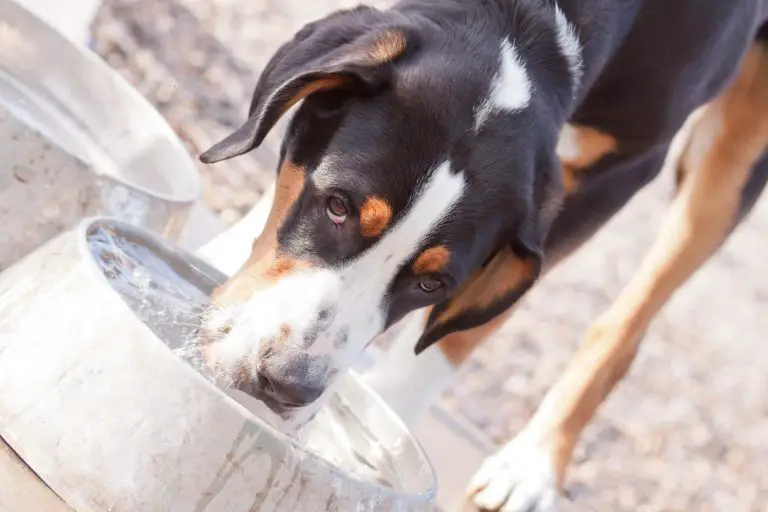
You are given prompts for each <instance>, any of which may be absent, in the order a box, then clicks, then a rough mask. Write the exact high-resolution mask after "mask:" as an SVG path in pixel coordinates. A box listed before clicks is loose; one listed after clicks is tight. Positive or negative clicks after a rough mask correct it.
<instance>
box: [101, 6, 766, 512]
mask: <svg viewBox="0 0 768 512" xmlns="http://www.w3.org/2000/svg"><path fill="white" fill-rule="evenodd" d="M355 3H357V2H354V1H353V0H314V1H311V2H310V1H308V0H280V1H276V0H256V1H253V0H251V1H244V0H217V1H214V0H173V1H169V0H163V1H154V2H153V1H150V0H107V2H106V5H105V6H104V7H103V8H102V10H101V12H100V14H99V16H98V18H97V20H96V22H95V24H94V35H95V47H96V50H97V51H98V52H99V53H100V54H101V55H102V56H103V57H105V58H106V59H107V60H108V61H109V62H110V63H111V64H112V65H113V66H115V67H116V68H117V69H118V70H119V71H120V72H121V73H123V74H124V75H125V76H126V77H127V78H128V79H129V80H130V81H131V82H132V83H133V84H134V85H135V86H137V87H138V89H139V90H140V91H141V92H142V93H144V94H145V95H146V96H147V97H148V98H149V99H150V100H151V101H152V102H153V103H154V104H155V105H156V106H157V107H158V108H159V109H160V111H161V112H162V113H163V114H164V115H165V116H166V117H167V118H168V119H169V121H170V122H171V124H172V125H173V127H174V129H175V130H176V131H177V132H178V133H179V135H180V136H181V137H182V138H183V139H184V141H185V143H187V144H188V147H189V148H190V151H192V152H194V153H199V152H200V151H202V150H204V149H206V148H207V146H208V145H209V144H210V143H211V142H215V141H216V140H218V139H219V138H220V137H222V136H223V135H224V134H226V133H227V130H229V129H231V128H233V127H235V126H236V125H238V123H240V122H241V121H242V120H243V116H244V115H245V110H246V108H247V103H248V100H249V96H250V92H251V87H252V86H253V84H254V82H255V78H256V76H257V74H258V70H259V69H260V68H261V67H262V66H263V65H264V64H265V62H266V61H267V59H268V58H269V57H270V55H271V53H272V52H273V51H274V50H275V49H276V48H277V46H278V45H279V44H280V43H281V42H282V41H284V40H285V39H287V38H288V37H289V36H290V35H291V34H292V33H293V32H294V31H295V30H296V29H297V28H298V27H300V26H301V25H302V24H303V23H305V22H306V21H309V20H311V19H315V18H317V17H320V16H322V15H324V14H325V13H327V12H328V11H330V10H331V9H335V8H339V7H346V6H350V5H353V4H355ZM371 3H374V4H377V5H385V4H387V3H389V2H381V1H377V2H371ZM279 135H280V130H279V129H278V131H277V132H275V133H273V134H272V135H271V136H270V137H269V139H268V140H267V142H266V144H265V147H264V148H263V149H261V150H259V151H257V152H255V153H256V154H254V155H249V156H248V157H246V158H244V159H241V161H238V162H226V163H222V164H217V165H215V166H202V165H201V167H200V171H201V174H202V177H203V180H204V185H205V200H206V202H207V203H208V205H209V206H210V207H211V208H213V209H214V211H215V212H216V213H217V214H218V215H220V216H221V218H222V219H224V220H225V221H226V222H230V223H231V222H234V221H235V220H237V219H238V218H239V217H240V216H241V215H243V214H244V213H245V212H247V211H248V209H249V207H250V206H251V205H253V204H254V203H255V202H256V201H257V200H258V198H259V196H260V194H261V193H262V191H263V190H264V187H265V186H266V185H267V184H268V183H269V181H270V180H271V178H272V173H273V168H274V162H275V156H276V153H277V148H278V143H279ZM671 182H672V177H671V176H669V175H668V174H667V175H663V176H662V177H661V178H660V179H659V180H657V182H656V183H655V184H653V185H652V186H650V187H648V188H647V189H646V190H644V191H643V192H642V193H641V194H640V195H639V196H638V197H636V198H635V200H633V202H632V203H631V204H630V205H629V207H628V208H626V209H625V210H624V211H623V212H622V213H621V214H620V215H619V216H618V217H617V218H615V219H614V220H613V221H612V222H611V223H610V224H609V225H608V226H607V227H606V228H605V229H603V230H602V231H601V232H600V233H599V234H598V235H597V236H596V237H595V239H594V240H593V241H592V242H591V243H590V244H589V245H588V246H587V247H586V248H585V250H583V251H582V252H580V253H578V254H577V255H575V256H574V257H573V258H571V259H570V260H568V261H567V262H566V263H565V264H564V265H561V266H560V267H559V268H558V269H556V270H555V271H554V272H552V273H551V274H550V275H549V276H547V278H546V279H545V280H544V281H543V282H542V283H541V284H540V285H539V286H538V287H537V288H536V289H535V290H534V291H533V292H532V293H531V294H530V295H529V296H528V298H527V299H526V300H525V303H524V305H523V306H522V307H521V309H520V311H519V313H518V314H517V315H516V317H515V318H514V319H513V320H512V321H511V322H510V323H509V324H508V325H507V326H506V328H505V329H503V331H502V332H501V333H500V334H499V335H497V336H496V337H495V339H493V340H491V342H489V343H488V344H487V345H485V346H484V347H483V348H482V349H480V350H479V351H478V352H477V353H476V354H475V355H474V357H473V358H472V359H471V361H470V362H469V363H468V364H467V365H466V367H465V368H464V369H463V370H462V379H461V380H460V385H457V386H456V387H455V388H454V389H451V390H450V391H449V392H448V393H446V396H445V397H444V399H443V400H444V404H445V405H446V406H447V407H448V408H449V409H451V410H454V411H456V412H457V413H459V414H461V415H463V416H464V417H466V418H467V419H469V420H470V421H471V422H472V423H474V424H475V425H476V426H477V427H478V428H480V429H481V430H482V431H483V432H485V433H486V434H487V435H488V436H489V437H490V438H492V439H493V440H494V441H496V442H503V441H505V440H506V439H508V438H509V437H510V436H512V435H513V434H514V433H515V432H517V431H518V430H519V429H520V428H521V427H522V426H523V425H524V423H525V421H526V420H527V419H528V418H529V417H530V415H531V414H532V413H533V411H534V410H535V407H536V405H537V404H538V402H539V400H540V399H541V397H542V396H543V394H544V393H545V391H546V390H547V388H548V387H549V385H550V384H551V383H552V381H553V379H554V378H555V377H556V376H557V375H558V374H559V372H560V371H561V369H562V368H563V366H564V365H565V363H566V362H567V360H568V358H569V356H570V354H572V352H573V350H574V349H575V348H576V347H577V346H578V343H579V339H580V335H581V333H582V332H583V331H584V330H585V329H586V327H587V325H588V324H589V322H590V321H591V320H592V319H594V318H595V317H596V316H597V315H598V314H599V313H600V311H602V310H603V309H604V308H606V307H607V306H608V304H609V303H610V301H611V299H612V297H614V296H615V295H616V294H617V292H618V291H619V290H620V288H621V286H622V284H623V283H625V282H626V281H627V280H628V279H629V277H630V276H631V275H632V272H633V271H634V269H635V268H636V267H637V265H638V263H639V261H640V259H641V257H642V254H643V252H644V251H645V249H646V248H647V247H648V246H649V245H650V243H651V241H652V240H653V235H654V230H655V228H656V227H657V226H658V225H659V222H660V219H661V216H662V215H663V211H664V207H665V204H666V203H667V202H668V201H669V198H670V195H671ZM766 231H768V202H766V201H763V202H762V203H759V204H758V207H757V208H756V211H755V212H754V213H753V215H752V216H751V217H750V218H749V219H748V221H747V222H746V223H745V225H743V226H742V227H741V228H740V229H739V230H738V231H737V232H736V234H735V235H734V236H733V237H732V238H731V239H730V241H729V242H728V244H727V246H726V247H725V248H724V250H722V251H721V252H720V253H719V254H718V255H717V256H716V257H715V258H714V259H713V260H712V261H711V262H710V263H709V264H708V265H707V266H706V267H705V268H704V270H703V271H702V272H700V273H699V274H698V275H697V276H696V277H695V278H694V279H693V280H692V281H691V282H690V283H689V284H688V285H687V286H685V287H684V289H683V290H681V291H680V293H678V294H677V295H676V297H675V298H674V299H673V301H672V302H671V303H670V304H669V306H668V307H667V308H666V309H665V310H664V311H663V312H662V314H660V315H659V316H658V318H657V320H656V322H655V323H654V324H653V326H652V328H651V329H650V331H649V332H648V335H647V336H646V341H645V342H644V345H643V347H642V349H641V352H640V355H639V357H638V359H637V360H636V362H635V364H634V365H633V367H632V369H631V371H630V374H629V376H628V377H627V379H625V381H624V382H623V384H622V385H621V386H620V388H619V390H618V391H617V392H616V393H614V394H613V395H611V397H610V399H609V400H608V402H607V403H606V404H605V406H604V407H603V408H602V409H601V410H600V411H599V413H598V417H597V418H596V420H595V422H593V423H592V425H591V426H590V427H589V428H588V429H587V431H586V435H585V437H584V440H583V442H582V443H581V446H580V447H579V449H578V451H577V454H576V460H575V464H574V465H573V466H572V468H571V471H570V475H569V479H568V483H567V491H568V494H569V496H570V500H564V501H565V502H564V504H563V505H564V506H563V509H565V510H569V511H586V510H597V511H606V510H612V511H625V510H626V511H636V510H642V511H668V510H696V511H709V510H712V511H752V510H754V511H758V510H768V508H766V507H768V505H766V504H768V472H766V471H765V466H766V465H768V400H766V391H765V390H766V389H768V349H766V348H765V342H766V341H768V339H767V338H768V314H766V307H767V306H768V277H767V276H766V272H765V270H764V262H765V255H766V254H768V239H766V237H765V236H763V234H764V233H765V232H766Z"/></svg>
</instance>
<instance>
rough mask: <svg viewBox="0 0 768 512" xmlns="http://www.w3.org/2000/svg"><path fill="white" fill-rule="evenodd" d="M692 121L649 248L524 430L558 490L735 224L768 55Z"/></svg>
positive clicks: (761, 139)
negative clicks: (605, 409) (673, 192)
mask: <svg viewBox="0 0 768 512" xmlns="http://www.w3.org/2000/svg"><path fill="white" fill-rule="evenodd" d="M697 116H698V119H696V122H695V124H694V125H693V126H692V127H691V133H690V139H689V141H688V144H687V146H686V148H685V150H684V152H683V153H682V155H681V158H680V162H679V165H680V166H681V167H682V169H683V170H682V172H681V173H680V174H679V175H680V176H681V177H682V178H683V179H682V180H681V181H682V183H681V189H680V191H679V193H678V195H677V197H676V198H675V200H674V202H673V204H672V205H671V208H670V211H669V212H668V214H667V216H666V218H665V219H664V223H663V225H662V227H661V231H660V233H659V235H658V238H657V240H656V242H655V244H654V246H653V247H652V249H651V251H650V253H649V254H648V255H647V256H646V258H645V260H644V261H643V263H642V265H641V267H640V269H639V270H638V272H637V273H636V274H635V276H634V277H633V279H632V280H631V282H630V283H629V284H628V285H627V286H626V288H625V289H624V290H623V291H622V293H621V294H620V295H619V297H618V298H617V299H616V301H615V302H614V303H613V305H612V306H611V307H610V308H609V309H608V310H607V311H606V312H605V313H604V314H603V315H602V316H601V317H600V319H599V320H598V321H597V322H596V323H595V324H594V325H593V327H592V328H590V330H589V332H588V333H587V335H586V339H585V342H584V344H583V346H582V347H581V348H580V350H579V351H578V353H577V354H576V356H575V358H574V359H573V360H572V361H571V363H570V364H569V366H568V368H567V369H566V372H565V373H564V374H563V376H562V377H561V378H560V380H559V381H558V382H557V384H556V385H555V386H554V388H553V389H552V390H551V391H550V393H549V395H548V397H547V398H546V400H545V401H544V403H543V404H542V407H541V408H540V410H539V412H537V414H536V416H535V417H534V418H533V420H532V421H531V424H530V426H529V428H533V429H534V430H536V431H538V432H539V433H540V437H542V438H544V439H546V440H547V442H548V443H551V444H550V447H551V449H552V451H553V453H552V456H553V461H554V465H555V470H556V472H557V477H558V481H559V483H560V484H561V485H562V480H563V475H564V473H565V469H566V465H567V464H568V461H569V460H570V456H571V453H572V451H573V448H574V445H575V444H576V442H577V440H578V438H579V436H580V434H581V431H582V430H583V428H584V427H585V425H586V424H587V423H588V422H589V420H590V419H591V418H592V416H593V414H594V413H595V410H596V409H597V408H598V406H599V405H600V404H601V403H602V402H603V400H604V399H605V397H606V396H607V395H608V393H609V392H610V391H611V389H612V388H613V387H614V385H615V384H616V383H617V382H618V381H619V380H620V379H621V378H622V377H623V376H624V374H625V373H626V371H627V369H628V368H629V366H630V364H631V362H632V360H633V358H634V356H635V353H636V352H637V348H638V344H639V342H640V340H641V338H642V336H643V334H644V333H645V330H646V329H647V328H648V325H649V324H650V322H651V321H652V319H653V317H654V315H655V314H656V313H657V312H658V311H659V309H661V307H662V306H663V305H664V304H665V303H666V302H667V301H668V300H669V299H670V297H671V296H672V295H673V294H674V292H675V291H676V290H677V289H678V288H679V287H680V286H681V285H683V284H684V283H685V282H686V280H687V279H688V278H690V277H691V275H692V274H693V273H694V272H695V271H696V270H697V269H698V268H699V267H700V266H701V265H702V264H703V263H704V262H705V261H706V260H707V259H708V258H709V257H710V256H711V255H712V254H714V253H715V252H716V251H717V249H718V248H719V247H720V245H721V244H722V243H723V241H724V240H725V239H726V238H727V236H728V234H729V233H730V231H731V229H732V227H733V225H734V222H735V220H736V218H737V217H738V214H739V208H740V200H741V191H742V188H743V186H744V184H745V182H746V181H747V179H748V178H749V176H750V172H751V170H752V168H753V166H754V165H755V163H756V162H757V160H758V159H759V158H760V157H761V156H762V155H763V153H764V152H765V151H766V149H768V51H766V49H764V48H761V47H754V48H753V49H752V50H751V51H750V52H749V54H748V55H747V56H746V59H745V61H744V64H743V67H742V70H741V73H740V75H739V76H738V77H737V79H736V80H735V81H734V82H733V83H732V84H731V86H730V87H729V88H728V89H727V90H726V91H725V92H724V93H723V94H722V95H721V96H720V97H719V98H717V99H716V100H715V101H713V102H712V103H711V104H709V105H708V106H707V107H706V108H705V109H704V110H703V111H702V112H701V113H700V114H697Z"/></svg>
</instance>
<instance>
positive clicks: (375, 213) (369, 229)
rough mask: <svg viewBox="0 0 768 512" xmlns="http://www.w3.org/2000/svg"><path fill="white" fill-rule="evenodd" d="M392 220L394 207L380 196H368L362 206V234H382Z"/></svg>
mask: <svg viewBox="0 0 768 512" xmlns="http://www.w3.org/2000/svg"><path fill="white" fill-rule="evenodd" d="M391 220H392V208H391V207H390V206H389V204H388V203H387V202H386V201H384V200H383V199H381V198H380V197H376V196H370V197H368V198H367V199H366V200H365V202H364V203H363V206H362V207H361V208H360V234H362V235H363V236H364V237H366V238H371V237H374V236H379V235H381V234H382V233H383V232H384V230H385V229H387V227H388V226H389V223H390V221H391Z"/></svg>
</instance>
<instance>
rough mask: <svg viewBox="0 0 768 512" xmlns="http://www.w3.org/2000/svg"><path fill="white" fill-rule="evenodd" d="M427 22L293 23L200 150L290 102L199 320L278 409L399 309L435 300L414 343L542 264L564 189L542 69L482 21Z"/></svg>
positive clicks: (214, 346)
mask: <svg viewBox="0 0 768 512" xmlns="http://www.w3.org/2000/svg"><path fill="white" fill-rule="evenodd" d="M448 14H450V13H448ZM455 14H456V13H453V15H455ZM459 14H460V13H459ZM441 16H443V15H437V14H436V16H435V19H428V18H427V17H423V16H407V15H405V14H403V13H397V12H389V11H387V12H381V11H377V10H374V9H370V8H357V9H354V10H350V11H343V12H338V13H336V14H334V15H331V16H329V17H328V18H325V19H323V20H321V21H318V22H315V23H311V24H309V25H307V26H306V27H304V28H303V29H302V30H301V31H300V32H298V33H297V35H296V36H295V37H294V39H293V40H291V41H290V42H288V43H287V44H285V45H284V46H283V47H281V48H280V49H279V51H278V52H277V53H276V54H275V55H274V57H273V58H272V60H271V61H270V62H269V64H268V65H267V67H266V68H265V70H264V72H263V74H262V75H261V77H260V79H259V81H258V84H257V86H256V90H255V93H254V95H253V100H252V104H251V108H250V114H249V115H250V117H249V119H248V120H247V122H246V123H245V125H244V126H243V127H242V128H241V129H239V130H237V131H236V132H235V133H234V134H232V135H231V136H229V137H228V138H227V139H225V140H224V141H222V142H220V143H218V144H216V145H215V146H214V147H213V148H211V149H210V150H208V151H207V152H206V153H204V154H203V155H202V156H201V159H202V160H203V161H204V162H216V161H221V160H224V159H227V158H232V157H234V156H237V155H240V154H243V153H245V152H248V151H250V150H251V149H253V148H255V147H257V146H258V145H259V144H260V143H261V141H262V140H263V138H264V137H265V135H266V134H267V133H268V132H269V130H270V129H271V128H272V127H273V125H274V124H275V122H276V121H277V120H278V119H279V118H280V116H282V115H283V114H284V113H285V112H286V111H287V110H288V109H289V108H291V107H292V106H294V105H298V108H297V110H296V112H295V114H294V116H293V118H292V120H291V122H290V124H289V126H288V128H287V132H286V135H285V138H284V141H283V146H282V151H281V163H280V165H279V169H278V177H277V188H276V194H275V199H274V204H273V208H272V211H271V213H270V216H269V219H268V221H267V224H266V228H265V229H264V232H263V234H262V235H261V236H260V237H259V238H258V239H257V240H256V241H255V243H254V246H253V252H252V255H251V257H250V259H249V260H248V261H247V263H246V264H245V265H244V266H243V267H242V268H241V270H240V271H239V272H238V273H237V274H236V275H235V276H233V277H232V279H231V280H230V281H229V282H227V283H226V284H225V285H224V286H222V287H221V288H220V289H219V290H217V291H216V293H215V294H214V297H213V306H212V308H211V310H210V311H209V314H208V318H207V323H206V326H205V329H206V331H207V334H206V337H207V340H208V344H207V345H206V348H205V352H206V358H207V360H208V362H209V363H210V364H212V365H216V366H218V367H219V369H223V370H225V371H227V372H228V373H230V374H231V375H232V376H233V380H234V384H235V385H237V386H238V387H240V388H241V389H243V390H245V391H247V392H249V393H251V394H253V395H255V396H257V397H259V398H262V399H264V400H265V401H266V402H267V403H268V404H269V405H270V406H272V407H273V408H274V409H290V408H292V407H295V406H301V405H305V404H307V403H310V402H312V401H314V400H315V399H316V398H317V397H318V396H319V395H320V394H321V393H322V392H323V391H324V389H325V388H326V386H327V385H328V383H329V381H330V380H331V379H332V377H333V375H334V374H335V373H337V372H338V371H339V370H340V369H345V368H347V367H348V366H349V365H350V364H351V362H352V360H353V358H354V357H355V356H356V355H358V354H359V353H360V352H361V351H362V350H363V349H364V347H365V346H366V345H367V344H368V343H369V342H370V341H371V340H372V339H373V338H374V337H375V336H376V335H378V334H379V333H381V332H382V331H383V330H384V329H385V328H387V327H388V326H389V325H391V324H392V323H394V322H395V321H397V320H398V319H400V318H401V317H403V316H404V315H405V314H406V313H408V312H410V311H412V310H415V309H418V308H425V307H429V306H432V309H431V314H430V316H429V320H428V323H427V325H426V328H425V331H424V334H423V336H422V338H421V339H420V340H419V341H418V343H417V345H416V347H415V350H416V351H417V352H418V351H421V350H424V349H425V348H427V347H428V346H429V345H431V344H432V343H434V342H435V341H437V340H439V339H440V338H441V337H443V336H445V335H446V334H448V333H451V332H453V331H457V330H463V329H467V328H470V327H473V326H477V325H479V324H482V323H484V322H486V321H488V320H490V319H491V318H493V317H494V316H496V315H497V314H499V313H500V312H502V311H503V310H505V309H506V308H508V307H509V306H510V305H511V304H512V303H513V302H514V301H516V300H517V299H518V298H519V297H520V296H521V295H522V293H523V292H524V291H525V290H526V289H527V288H528V287H529V286H530V285H531V283H532V282H533V281H534V280H535V279H536V277H537V275H538V272H539V269H540V267H541V262H542V245H543V242H544V237H545V235H546V233H547V229H548V225H549V221H550V220H551V218H552V216H553V214H554V210H555V209H556V208H557V203H558V198H559V197H560V196H561V189H562V186H561V177H560V168H559V164H558V162H557V159H556V157H555V155H554V148H555V145H556V139H557V126H558V124H559V121H558V116H562V105H561V103H560V102H561V99H560V98H558V97H554V96H553V95H552V94H550V92H549V91H548V90H547V89H545V88H544V87H543V86H542V83H543V82H544V81H546V79H547V77H548V76H549V75H548V73H550V72H551V70H548V71H542V72H538V73H535V72H533V71H532V70H531V68H530V66H527V65H526V63H525V59H524V57H523V52H522V50H521V49H520V48H517V47H515V46H514V45H513V43H512V42H511V41H510V40H509V39H508V38H504V37H502V36H501V35H499V36H498V37H493V36H490V35H488V34H483V33H482V32H483V30H488V31H490V33H493V30H494V27H477V28H476V29H474V30H476V31H477V32H476V33H462V32H461V30H465V29H463V28H461V27H462V21H461V16H460V15H459V16H454V18H451V17H449V16H448V15H445V17H444V18H441ZM446 19H447V20H451V19H453V21H452V22H451V23H454V24H455V25H454V26H452V27H451V26H446V24H441V22H442V21H445V20H446ZM497 28H498V27H497ZM499 34H501V32H500V31H499ZM537 44H538V45H539V46H541V45H543V46H542V47H543V48H544V51H548V50H547V48H549V49H551V52H552V55H553V56H554V57H553V58H554V59H555V60H554V61H553V62H554V64H553V65H555V66H559V65H562V66H565V65H566V64H567V63H565V62H564V61H563V59H562V58H561V57H560V54H559V53H558V52H557V49H556V42H555V41H554V40H552V41H549V40H548V39H547V38H544V42H543V43H542V42H539V43H537ZM541 51H542V50H541V48H539V52H541ZM558 59H559V60H558ZM539 60H542V59H539ZM299 102H301V103H300V104H299ZM414 391H415V392H418V390H414Z"/></svg>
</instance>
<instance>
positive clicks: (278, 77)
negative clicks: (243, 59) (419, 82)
mask: <svg viewBox="0 0 768 512" xmlns="http://www.w3.org/2000/svg"><path fill="white" fill-rule="evenodd" d="M383 15H384V13H382V12H380V11H377V10H375V9H372V8H357V9H353V10H349V11H341V12H339V13H336V14H335V15H332V16H330V17H328V18H325V19H323V20H320V21H317V22H314V23H310V24H308V25H306V26H305V27H304V28H303V29H302V30H300V31H299V32H298V33H297V34H296V36H295V37H294V38H293V40H291V41H289V42H288V43H286V44H284V45H283V46H282V47H281V48H280V49H279V50H278V51H277V52H276V53H275V55H274V56H273V57H272V59H271V60H270V62H269V63H268V64H267V66H266V67H265V69H264V71H263V72H262V74H261V76H260V78H259V81H258V83H257V84H256V89H255V91H254V93H253V98H252V100H251V106H250V109H249V112H248V120H247V121H246V122H245V124H244V125H243V126H242V127H241V128H240V129H238V130H237V131H235V132H234V133H233V134H232V135H230V136H228V137H227V138H226V139H224V140H223V141H221V142H219V143H218V144H216V145H214V146H213V147H212V148H211V149H209V150H208V151H206V152H205V153H203V154H202V155H201V156H200V160H202V161H203V162H205V163H213V162H219V161H221V160H226V159H229V158H233V157H235V156H239V155H242V154H243V153H247V152H248V151H250V150H252V149H254V148H256V147H257V146H258V145H259V144H261V142H262V141H263V140H264V137H266V135H267V133H269V131H270V130H271V129H272V127H273V126H274V125H275V123H276V122H277V121H278V120H279V119H280V117H281V116H282V115H283V114H285V112H286V111H288V110H289V109H290V108H291V107H292V106H293V105H295V104H296V103H298V102H299V101H300V100H302V99H303V98H306V97H307V96H309V95H310V94H312V93H314V92H317V91H324V90H330V89H351V90H371V89H373V88H376V87H380V86H381V85H382V84H384V83H385V82H386V81H387V80H388V78H389V76H390V74H391V64H392V62H393V61H394V60H395V59H397V58H398V57H399V56H400V55H401V54H402V53H403V52H404V51H405V49H406V35H405V32H404V31H403V29H400V28H396V27H393V26H392V25H391V24H389V25H387V24H385V23H384V20H382V16H383Z"/></svg>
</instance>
